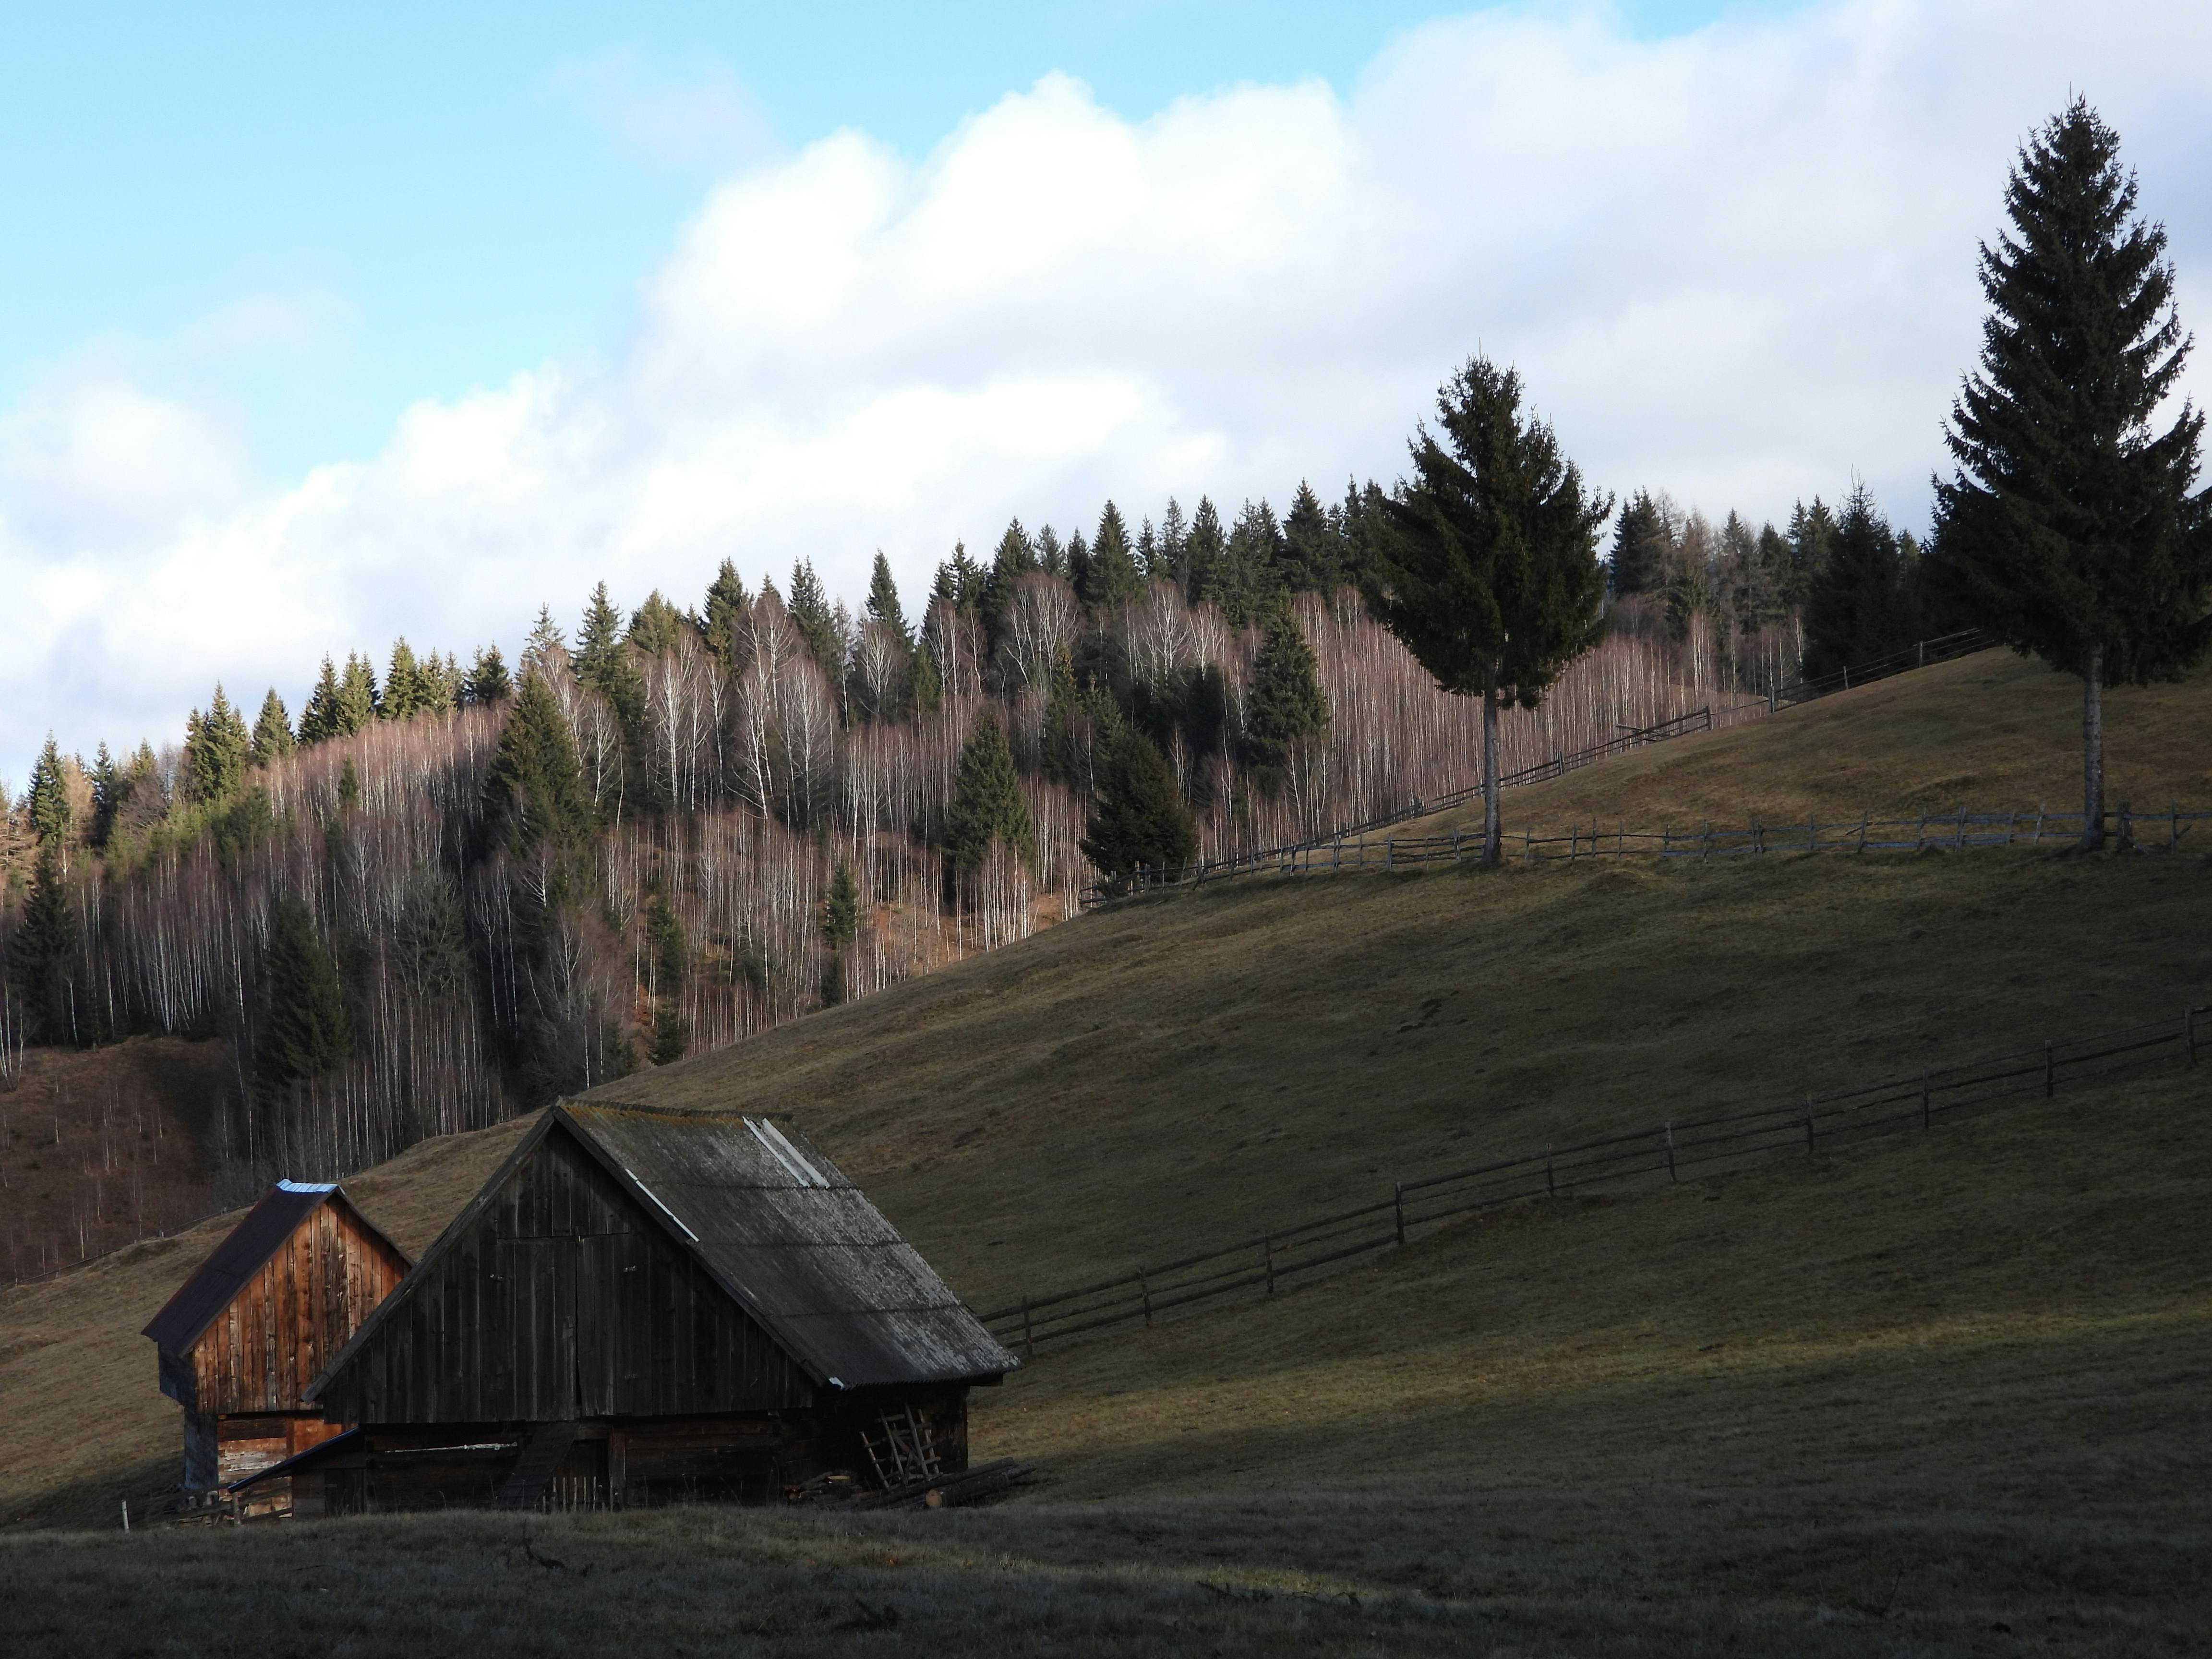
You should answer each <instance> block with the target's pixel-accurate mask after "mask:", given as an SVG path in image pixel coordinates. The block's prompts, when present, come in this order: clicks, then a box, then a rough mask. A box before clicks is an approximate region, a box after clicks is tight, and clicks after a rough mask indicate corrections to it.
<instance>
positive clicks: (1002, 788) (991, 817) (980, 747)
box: [945, 705, 1037, 883]
mask: <svg viewBox="0 0 2212 1659" xmlns="http://www.w3.org/2000/svg"><path fill="white" fill-rule="evenodd" d="M994 842H997V843H999V844H1000V845H1002V846H1004V847H1006V848H1008V849H1010V850H1011V851H1012V852H1014V853H1016V854H1018V855H1019V856H1020V858H1021V860H1022V862H1023V863H1024V864H1025V865H1027V866H1030V869H1032V870H1034V869H1036V856H1037V849H1036V824H1035V823H1034V822H1033V821H1032V820H1031V819H1030V808H1029V803H1028V802H1027V801H1026V800H1024V799H1023V798H1022V786H1021V780H1020V778H1019V776H1018V775H1017V774H1016V773H1015V771H1014V753H1013V750H1012V749H1010V748H1008V747H1007V745H1006V728H1005V727H1003V726H1000V724H999V718H998V716H997V714H994V713H993V712H992V711H991V709H990V708H989V707H988V706H987V705H986V707H985V709H984V712H983V714H982V716H981V718H980V719H979V720H977V721H976V722H975V730H974V731H973V732H970V733H969V738H968V741H967V743H966V744H963V746H962V748H961V750H960V765H959V769H958V770H957V772H955V773H954V775H953V779H952V805H951V811H949V812H948V813H947V814H946V817H945V874H946V877H947V878H948V879H949V880H951V881H952V882H955V883H957V882H958V881H959V880H960V879H961V878H963V877H965V876H968V875H970V874H972V873H974V872H975V871H977V870H980V869H981V868H982V866H983V863H984V861H985V860H987V858H988V857H989V856H990V853H991V847H992V844H993V843H994Z"/></svg>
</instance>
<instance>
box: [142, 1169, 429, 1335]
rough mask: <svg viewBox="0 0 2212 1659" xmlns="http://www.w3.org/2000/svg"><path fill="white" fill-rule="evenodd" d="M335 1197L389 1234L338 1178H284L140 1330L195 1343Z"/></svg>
mask: <svg viewBox="0 0 2212 1659" xmlns="http://www.w3.org/2000/svg"><path fill="white" fill-rule="evenodd" d="M332 1198H336V1199H337V1200H339V1201H340V1202H342V1203H344V1204H345V1206H346V1207H347V1208H348V1209H349V1210H352V1211H353V1214H354V1217H355V1218H356V1220H358V1221H359V1222H360V1223H361V1225H362V1226H364V1227H367V1228H368V1231H370V1232H372V1233H374V1234H375V1235H376V1237H379V1238H380V1239H382V1238H384V1235H383V1234H382V1233H381V1232H380V1231H377V1229H376V1228H375V1226H374V1225H372V1224H371V1223H370V1222H369V1220H368V1218H367V1217H365V1216H363V1215H362V1213H361V1212H360V1211H359V1210H357V1209H354V1206H353V1205H352V1204H351V1203H350V1202H349V1201H348V1200H346V1196H345V1189H344V1188H342V1187H340V1186H339V1185H338V1184H337V1182H334V1181H332V1182H305V1181H280V1182H277V1183H276V1185H275V1186H273V1187H271V1188H270V1189H269V1190H268V1191H267V1192H265V1193H264V1194H262V1195H261V1198H260V1201H259V1202H258V1203H257V1204H255V1205H254V1206H253V1207H252V1209H250V1210H248V1211H247V1212H246V1218H245V1219H243V1220H242V1221H240V1223H239V1224H238V1225H236V1226H235V1227H234V1228H232V1229H231V1230H230V1234H229V1236H228V1237H226V1238H225V1239H224V1240H223V1241H222V1243H220V1244H218V1245H216V1247H215V1249H214V1251H213V1253H212V1254H210V1255H209V1257H208V1259H207V1260H206V1261H203V1262H202V1263H200V1266H199V1271H198V1272H197V1273H194V1274H193V1275H192V1276H191V1278H190V1279H186V1280H185V1282H184V1283H183V1285H179V1287H178V1290H177V1293H176V1294H175V1295H174V1296H173V1297H170V1298H169V1299H168V1301H167V1303H165V1304H163V1305H162V1308H161V1312H159V1313H157V1314H155V1316H154V1317H153V1319H152V1320H151V1321H150V1322H149V1323H148V1324H147V1326H146V1328H145V1330H144V1331H143V1332H142V1333H141V1334H142V1335H145V1336H150V1337H152V1338H153V1339H154V1340H155V1342H156V1343H158V1344H160V1345H161V1346H162V1347H164V1348H167V1349H168V1350H169V1351H170V1352H173V1353H182V1352H184V1351H185V1349H187V1348H189V1347H191V1346H192V1344H193V1343H194V1342H196V1341H197V1340H199V1334H200V1333H201V1332H202V1331H204V1330H205V1329H207V1328H208V1327H209V1326H210V1324H212V1323H213V1322H214V1321H215V1317H216V1315H217V1314H219V1313H221V1312H222V1310H224V1309H225V1308H228V1306H229V1305H230V1304H231V1299H232V1298H233V1297H235V1296H236V1295H237V1294H238V1293H239V1291H241V1290H244V1289H245V1288H246V1283H247V1281H248V1280H250V1279H252V1277H253V1276H254V1274H256V1273H259V1272H260V1271H261V1270H262V1268H263V1267H266V1266H267V1265H268V1262H269V1258H270V1256H272V1255H276V1249H277V1247H278V1246H279V1245H281V1244H282V1243H283V1242H284V1241H285V1240H286V1239H288V1238H289V1237H291V1236H292V1233H293V1230H294V1229H295V1228H296V1227H298V1226H299V1225H300V1224H301V1222H302V1221H305V1220H306V1219H307V1218H308V1217H309V1216H311V1215H313V1213H314V1212H316V1211H317V1210H319V1209H320V1208H322V1206H324V1205H325V1204H327V1203H329V1202H330V1201H331V1199H332ZM384 1242H385V1243H386V1245H387V1246H390V1247H391V1249H392V1254H393V1255H397V1256H398V1257H399V1259H400V1260H401V1261H406V1260H407V1258H406V1256H405V1255H404V1254H403V1253H402V1252H401V1251H400V1250H399V1249H398V1246H396V1245H392V1241H391V1240H389V1239H384Z"/></svg>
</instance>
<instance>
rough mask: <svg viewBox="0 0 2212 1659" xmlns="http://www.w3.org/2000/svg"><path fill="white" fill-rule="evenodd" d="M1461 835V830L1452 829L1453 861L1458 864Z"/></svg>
mask: <svg viewBox="0 0 2212 1659" xmlns="http://www.w3.org/2000/svg"><path fill="white" fill-rule="evenodd" d="M1459 837H1460V832H1459V831H1458V830H1456V829H1455V830H1453V831H1452V862H1453V863H1454V864H1457V863H1458V862H1459Z"/></svg>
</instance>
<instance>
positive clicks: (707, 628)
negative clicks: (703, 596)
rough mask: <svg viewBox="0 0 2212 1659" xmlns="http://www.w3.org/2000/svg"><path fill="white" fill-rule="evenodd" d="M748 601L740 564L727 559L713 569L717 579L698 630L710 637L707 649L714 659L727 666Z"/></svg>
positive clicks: (709, 590)
mask: <svg viewBox="0 0 2212 1659" xmlns="http://www.w3.org/2000/svg"><path fill="white" fill-rule="evenodd" d="M746 603H747V600H746V595H745V584H744V578H743V577H741V576H739V575H738V567H737V566H736V564H735V563H733V562H732V561H730V560H728V559H725V560H723V561H722V568H720V569H719V570H717V571H716V572H715V573H714V581H713V583H712V584H711V585H710V586H708V589H707V604H706V608H705V610H704V611H703V612H702V615H701V617H700V624H699V631H700V633H701V635H703V636H704V637H705V639H706V641H707V649H708V650H709V651H711V652H713V653H714V658H715V659H716V660H717V661H718V662H720V663H721V664H722V665H723V666H724V667H727V666H728V665H729V662H730V653H731V649H732V640H733V636H734V631H735V629H736V628H737V623H738V617H741V616H743V615H744V609H745V605H746Z"/></svg>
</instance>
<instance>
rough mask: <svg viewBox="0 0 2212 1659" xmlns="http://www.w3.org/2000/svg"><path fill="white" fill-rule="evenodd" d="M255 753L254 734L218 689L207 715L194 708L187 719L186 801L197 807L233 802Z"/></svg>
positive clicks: (211, 700)
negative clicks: (230, 800)
mask: <svg viewBox="0 0 2212 1659" xmlns="http://www.w3.org/2000/svg"><path fill="white" fill-rule="evenodd" d="M252 752H253V737H252V733H251V732H248V731H247V730H246V722H245V720H242V719H240V716H239V713H238V711H237V710H236V709H235V708H232V707H231V706H230V699H229V698H228V697H226V696H223V693H222V687H221V686H220V685H218V686H216V689H215V696H214V697H213V698H211V699H210V701H209V703H208V707H207V712H206V713H205V714H202V713H200V712H199V711H198V710H197V709H194V710H193V711H192V713H191V714H190V715H189V716H187V717H186V719H185V799H187V800H189V801H191V803H192V805H195V806H217V805H222V803H223V802H225V801H227V800H228V799H230V798H231V797H232V796H234V795H235V794H236V793H238V790H239V786H240V784H242V783H244V782H245V781H246V764H247V763H248V761H249V759H250V758H251V757H252Z"/></svg>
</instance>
